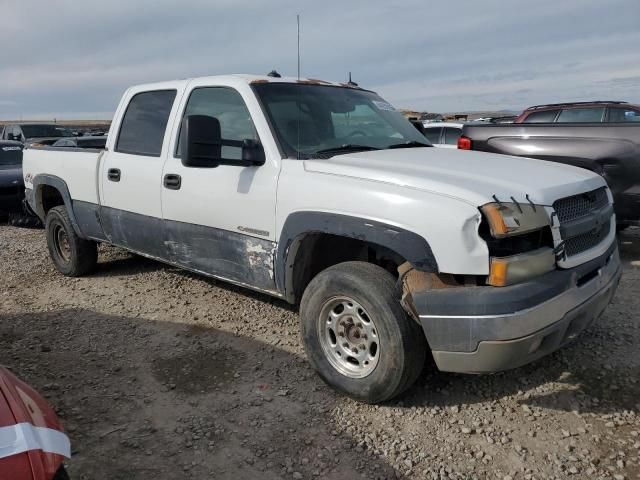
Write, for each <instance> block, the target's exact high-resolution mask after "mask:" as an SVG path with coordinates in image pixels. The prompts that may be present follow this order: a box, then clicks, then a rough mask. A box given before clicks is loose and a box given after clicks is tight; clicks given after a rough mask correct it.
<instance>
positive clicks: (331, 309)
mask: <svg viewBox="0 0 640 480" xmlns="http://www.w3.org/2000/svg"><path fill="white" fill-rule="evenodd" d="M300 317H301V324H300V325H301V332H302V340H303V343H304V347H305V350H306V353H307V356H308V358H309V361H310V363H311V365H312V366H313V367H314V369H315V370H316V371H317V372H318V374H319V375H320V377H321V378H322V379H323V380H324V381H325V382H326V383H327V384H329V385H330V386H331V387H333V388H334V389H336V390H337V391H339V392H341V393H343V394H345V395H348V396H350V397H352V398H354V399H356V400H360V401H363V402H367V403H379V402H384V401H386V400H389V399H391V398H393V397H395V396H397V395H399V394H400V393H402V392H403V391H405V390H406V389H407V388H409V387H410V386H411V385H412V384H413V383H414V382H415V380H416V379H417V378H418V376H419V375H420V372H421V371H422V368H423V367H424V363H425V356H426V351H427V348H428V346H427V342H426V339H425V337H424V333H423V331H422V328H421V327H420V326H419V325H418V324H417V323H416V322H415V321H414V320H412V319H411V318H409V316H408V315H407V314H406V312H405V311H404V310H403V308H402V307H401V305H400V299H399V294H398V291H397V288H396V279H395V278H394V277H393V276H392V275H391V274H390V273H389V272H387V271H386V270H384V269H383V268H381V267H378V266H377V265H373V264H369V263H364V262H345V263H340V264H338V265H335V266H332V267H329V268H327V269H326V270H324V271H322V272H320V273H319V274H318V275H317V276H316V277H315V278H314V279H313V280H312V281H311V282H310V283H309V285H308V286H307V288H306V290H305V292H304V294H303V296H302V301H301V303H300ZM358 343H360V345H358ZM374 344H375V346H374ZM353 347H356V348H355V349H354V348H353ZM358 347H360V348H358ZM351 352H357V353H353V354H352V353H351Z"/></svg>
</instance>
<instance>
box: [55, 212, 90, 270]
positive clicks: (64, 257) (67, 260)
mask: <svg viewBox="0 0 640 480" xmlns="http://www.w3.org/2000/svg"><path fill="white" fill-rule="evenodd" d="M45 228H46V232H47V245H48V247H49V255H50V256H51V260H53V263H54V265H55V266H56V268H57V269H58V271H59V272H60V273H62V274H64V275H67V276H69V277H79V276H81V275H84V274H86V273H88V272H90V271H91V270H92V269H93V268H94V267H95V265H96V262H97V260H98V248H97V244H96V242H93V241H91V240H85V239H82V238H80V237H79V236H78V235H77V234H76V232H75V230H74V229H73V226H72V224H71V219H70V218H69V214H68V213H67V210H66V208H65V207H64V206H59V207H54V208H52V209H51V210H49V212H48V213H47V218H46V222H45Z"/></svg>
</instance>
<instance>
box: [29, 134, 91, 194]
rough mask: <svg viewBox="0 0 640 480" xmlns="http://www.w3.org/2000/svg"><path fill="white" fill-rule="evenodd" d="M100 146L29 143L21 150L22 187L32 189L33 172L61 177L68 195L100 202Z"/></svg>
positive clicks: (34, 174) (34, 173)
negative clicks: (92, 147)
mask: <svg viewBox="0 0 640 480" xmlns="http://www.w3.org/2000/svg"><path fill="white" fill-rule="evenodd" d="M102 152H103V150H95V149H87V148H67V147H46V146H42V147H28V148H26V149H25V150H24V156H23V163H22V171H23V174H24V178H25V188H27V189H31V188H33V185H32V183H31V180H32V179H33V177H34V176H36V175H49V176H55V177H59V178H60V179H64V182H65V183H66V185H67V187H68V189H69V193H70V195H71V198H73V199H74V200H80V201H84V202H90V203H95V204H99V203H100V202H99V199H98V180H99V179H98V167H99V164H100V156H101V154H102Z"/></svg>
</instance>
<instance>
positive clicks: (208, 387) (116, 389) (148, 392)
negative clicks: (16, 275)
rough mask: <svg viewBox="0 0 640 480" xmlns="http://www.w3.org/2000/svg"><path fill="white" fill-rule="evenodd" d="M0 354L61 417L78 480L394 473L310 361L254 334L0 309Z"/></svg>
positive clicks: (70, 313) (91, 315)
mask: <svg viewBox="0 0 640 480" xmlns="http://www.w3.org/2000/svg"><path fill="white" fill-rule="evenodd" d="M0 351H1V352H2V358H1V361H2V363H4V364H6V365H7V366H8V367H9V368H11V369H12V370H13V371H14V372H15V373H16V374H18V375H19V376H21V377H22V378H23V379H24V380H26V381H27V382H28V383H30V384H31V385H32V386H33V387H35V388H36V389H37V390H38V391H40V392H41V393H42V394H43V395H45V397H46V398H47V399H48V401H49V402H50V403H51V404H52V405H53V406H54V408H55V409H56V411H57V413H58V414H59V415H60V416H61V418H62V420H63V423H64V424H65V426H66V428H67V429H68V431H69V433H70V436H71V440H72V445H73V458H72V460H71V461H70V462H69V471H70V474H71V477H72V478H82V479H87V480H88V479H98V478H110V479H113V480H125V479H127V480H130V479H149V478H154V477H156V478H216V479H255V478H261V479H262V478H264V479H276V478H292V475H293V473H294V472H299V475H302V476H301V477H299V478H311V477H312V476H314V475H315V476H316V477H318V478H329V479H342V478H355V477H359V476H360V475H361V474H365V475H366V477H367V478H394V477H395V473H394V471H393V468H392V467H390V466H389V465H388V464H386V463H385V462H384V461H381V460H379V459H377V458H375V457H372V456H370V455H367V452H366V451H363V450H359V452H357V451H356V450H355V449H356V444H357V441H356V440H354V439H353V438H351V437H350V436H349V435H347V434H340V433H338V431H339V430H340V429H339V426H336V425H335V424H334V423H333V422H332V421H331V416H330V414H329V412H330V411H331V410H332V408H333V406H334V404H335V403H336V402H337V401H339V400H340V398H339V397H338V396H336V395H335V394H333V392H332V391H331V390H329V389H327V388H325V387H324V385H322V383H321V381H320V380H319V379H318V378H317V377H316V376H315V375H314V374H313V372H312V371H311V369H310V368H309V367H308V366H307V364H306V361H305V360H304V359H303V358H300V357H297V356H296V355H293V354H291V353H287V352H285V351H283V350H280V349H278V348H274V347H272V346H270V345H268V344H266V343H262V342H260V341H257V340H254V339H250V338H246V337H240V336H236V335H233V334H230V333H227V332H224V331H221V330H219V329H215V328H209V327H206V326H196V327H194V326H193V325H185V324H180V323H173V322H165V321H150V320H145V319H141V318H136V319H134V318H127V317H121V316H110V315H105V314H101V313H97V312H94V311H90V310H81V309H71V310H61V311H54V312H46V313H38V314H20V315H0ZM293 478H297V477H296V476H294V477H293Z"/></svg>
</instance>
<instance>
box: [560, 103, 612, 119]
mask: <svg viewBox="0 0 640 480" xmlns="http://www.w3.org/2000/svg"><path fill="white" fill-rule="evenodd" d="M603 117H604V107H589V108H567V109H565V110H562V112H560V115H559V116H558V122H561V123H598V122H602V118H603Z"/></svg>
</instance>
